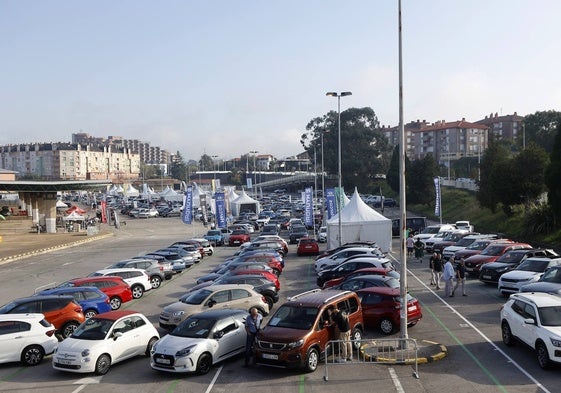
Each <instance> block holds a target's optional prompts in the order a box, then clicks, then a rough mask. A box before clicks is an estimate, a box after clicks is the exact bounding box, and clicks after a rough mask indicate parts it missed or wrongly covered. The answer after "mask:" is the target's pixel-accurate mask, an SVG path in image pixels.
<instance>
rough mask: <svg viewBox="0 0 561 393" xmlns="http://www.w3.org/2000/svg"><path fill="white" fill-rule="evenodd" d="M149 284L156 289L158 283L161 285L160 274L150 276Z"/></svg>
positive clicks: (158, 285) (158, 286)
mask: <svg viewBox="0 0 561 393" xmlns="http://www.w3.org/2000/svg"><path fill="white" fill-rule="evenodd" d="M150 284H151V285H152V289H158V288H160V285H162V279H161V278H160V276H152V277H150Z"/></svg>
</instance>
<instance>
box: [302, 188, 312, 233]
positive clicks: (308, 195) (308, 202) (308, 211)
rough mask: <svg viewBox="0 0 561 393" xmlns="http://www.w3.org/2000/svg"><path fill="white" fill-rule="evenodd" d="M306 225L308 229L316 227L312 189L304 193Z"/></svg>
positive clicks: (307, 189)
mask: <svg viewBox="0 0 561 393" xmlns="http://www.w3.org/2000/svg"><path fill="white" fill-rule="evenodd" d="M304 225H306V226H307V227H308V228H311V227H313V226H314V200H313V189H312V187H308V188H306V190H305V191H304Z"/></svg>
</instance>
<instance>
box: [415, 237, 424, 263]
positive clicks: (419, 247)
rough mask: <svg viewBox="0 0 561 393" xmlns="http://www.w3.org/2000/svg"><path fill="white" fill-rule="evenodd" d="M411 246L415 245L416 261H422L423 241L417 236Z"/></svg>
mask: <svg viewBox="0 0 561 393" xmlns="http://www.w3.org/2000/svg"><path fill="white" fill-rule="evenodd" d="M413 246H414V247H415V258H417V262H420V263H422V262H423V257H424V256H425V243H423V242H422V241H421V239H420V238H418V237H417V238H416V239H415V243H414V245H413Z"/></svg>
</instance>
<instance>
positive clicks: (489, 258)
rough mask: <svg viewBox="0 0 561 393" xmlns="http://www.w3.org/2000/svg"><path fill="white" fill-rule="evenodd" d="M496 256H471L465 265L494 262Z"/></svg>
mask: <svg viewBox="0 0 561 393" xmlns="http://www.w3.org/2000/svg"><path fill="white" fill-rule="evenodd" d="M497 258H498V256H495V255H481V254H478V255H472V256H471V257H469V258H467V259H466V260H465V262H466V263H485V262H494V261H495V260H496V259H497Z"/></svg>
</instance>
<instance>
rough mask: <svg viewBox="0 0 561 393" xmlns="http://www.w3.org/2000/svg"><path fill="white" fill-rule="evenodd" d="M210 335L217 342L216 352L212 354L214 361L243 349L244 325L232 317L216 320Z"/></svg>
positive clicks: (240, 351) (226, 357)
mask: <svg viewBox="0 0 561 393" xmlns="http://www.w3.org/2000/svg"><path fill="white" fill-rule="evenodd" d="M212 337H213V339H214V340H216V341H217V342H218V346H217V350H216V353H215V354H214V355H213V358H214V359H215V363H216V362H218V361H221V360H224V359H228V358H229V357H232V356H234V355H237V354H239V353H242V352H243V351H244V350H245V340H246V333H245V326H243V325H242V324H240V323H238V322H236V321H235V320H234V318H232V317H228V318H224V319H222V320H220V321H218V322H217V323H216V326H215V328H214V331H213V336H212Z"/></svg>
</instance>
